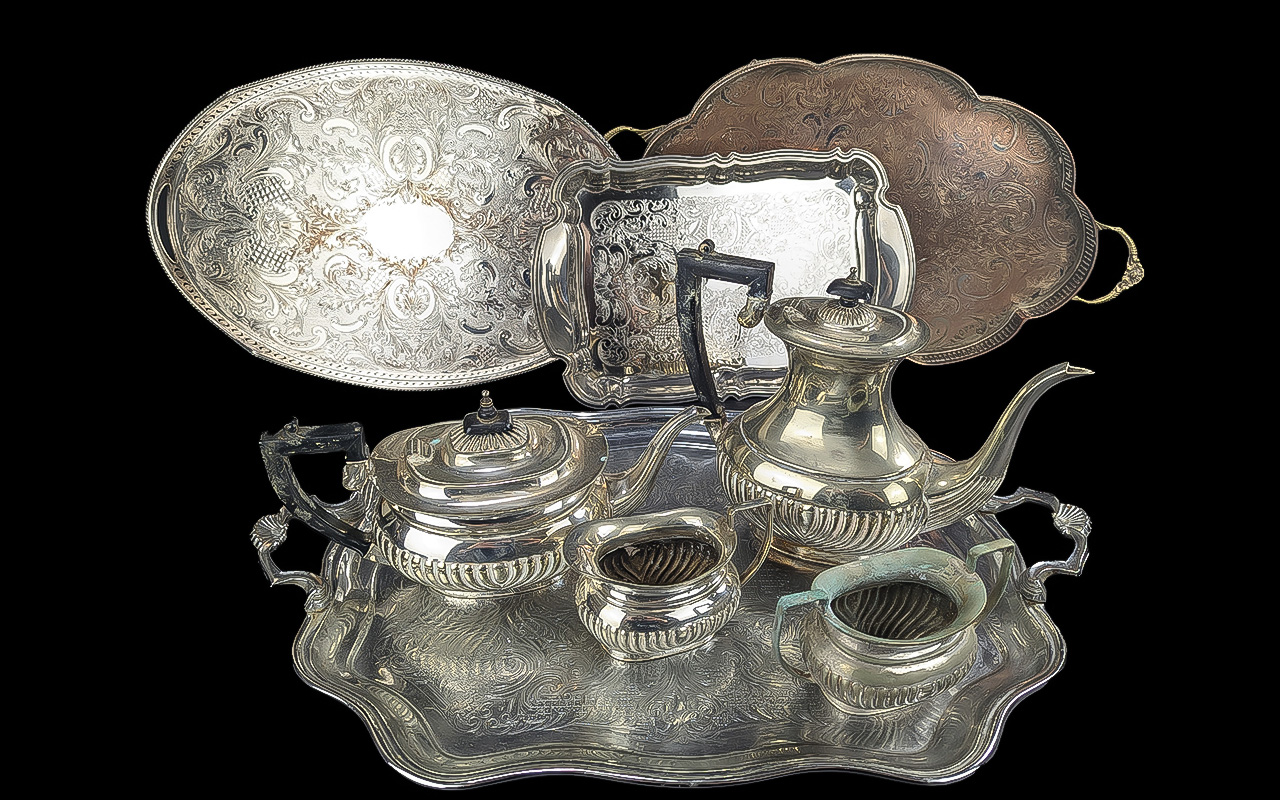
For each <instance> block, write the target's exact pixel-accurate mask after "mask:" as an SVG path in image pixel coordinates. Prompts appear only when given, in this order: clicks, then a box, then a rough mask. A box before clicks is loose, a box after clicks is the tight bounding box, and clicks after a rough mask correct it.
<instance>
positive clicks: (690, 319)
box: [676, 239, 774, 416]
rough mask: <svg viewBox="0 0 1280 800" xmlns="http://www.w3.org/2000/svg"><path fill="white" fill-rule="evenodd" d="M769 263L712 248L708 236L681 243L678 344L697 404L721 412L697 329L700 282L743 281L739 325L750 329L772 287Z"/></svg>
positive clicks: (678, 256) (757, 320)
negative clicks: (696, 242) (694, 243)
mask: <svg viewBox="0 0 1280 800" xmlns="http://www.w3.org/2000/svg"><path fill="white" fill-rule="evenodd" d="M773 267H774V265H773V262H771V261H758V260H756V259H754V258H744V257H742V256H731V255H724V254H721V253H717V252H716V245H715V242H713V241H711V240H710V239H707V240H705V241H704V242H703V243H702V244H701V245H699V246H698V247H697V248H696V249H694V248H685V249H683V250H681V251H680V252H678V253H676V322H677V324H679V326H680V348H681V350H682V351H683V353H684V360H685V364H686V365H688V368H689V379H690V380H691V381H693V391H694V395H695V396H696V398H697V400H696V401H697V403H698V404H699V405H701V406H703V407H704V408H706V409H707V410H708V411H710V412H711V413H713V414H716V415H718V416H724V407H723V406H722V405H721V403H720V397H719V394H718V393H717V391H716V382H715V375H714V373H712V371H711V362H710V360H709V359H708V358H707V343H706V339H705V337H704V334H703V330H702V283H703V281H704V280H705V279H707V278H711V279H714V280H721V281H729V282H730V283H740V284H744V285H745V286H746V287H747V302H746V304H745V305H744V306H743V307H742V310H741V311H739V312H738V324H740V325H742V327H744V328H754V327H755V326H756V325H759V324H760V320H762V319H764V309H765V307H766V306H767V305H768V304H769V295H770V294H771V293H772V292H773Z"/></svg>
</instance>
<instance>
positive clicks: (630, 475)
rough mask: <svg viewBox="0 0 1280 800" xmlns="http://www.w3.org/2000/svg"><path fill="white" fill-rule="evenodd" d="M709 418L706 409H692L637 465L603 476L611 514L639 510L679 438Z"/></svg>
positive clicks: (657, 438)
mask: <svg viewBox="0 0 1280 800" xmlns="http://www.w3.org/2000/svg"><path fill="white" fill-rule="evenodd" d="M709 416H711V412H710V411H708V410H707V409H705V408H703V407H701V406H690V407H689V408H687V409H685V410H684V411H682V412H680V413H679V414H677V415H675V416H674V417H672V418H671V419H670V420H668V421H667V423H666V424H665V425H663V426H662V427H661V428H660V429H659V430H658V432H657V433H656V434H655V435H654V437H653V441H651V442H649V446H648V447H646V448H645V451H644V453H643V454H641V456H640V458H638V459H636V463H634V464H632V465H631V466H630V467H629V468H628V469H625V470H623V471H622V472H610V473H607V474H606V475H605V476H604V479H605V484H606V486H607V487H608V491H609V504H610V508H611V511H610V513H611V514H612V515H613V516H617V517H620V516H625V515H627V514H630V513H631V512H632V511H634V510H635V509H637V508H639V506H640V504H641V503H643V502H644V501H645V499H646V498H648V496H649V492H650V490H651V489H653V481H654V478H656V477H657V476H658V470H659V469H660V468H661V467H662V462H664V461H665V460H666V458H667V453H668V452H670V450H671V445H672V444H674V443H675V440H676V437H677V436H679V435H680V433H681V431H683V430H684V429H685V428H687V427H689V426H690V425H692V424H693V423H694V422H696V421H698V420H700V419H703V418H706V417H709Z"/></svg>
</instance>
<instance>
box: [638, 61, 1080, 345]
mask: <svg viewBox="0 0 1280 800" xmlns="http://www.w3.org/2000/svg"><path fill="white" fill-rule="evenodd" d="M645 138H646V140H647V142H648V146H647V148H646V151H645V155H647V156H653V155H673V154H680V155H707V154H711V153H719V154H722V155H727V154H729V153H732V152H738V153H754V152H760V151H763V150H773V149H778V148H802V149H809V150H830V149H831V148H833V147H839V148H862V149H864V150H868V151H870V152H871V153H872V154H873V155H875V156H876V157H877V158H879V159H880V161H881V162H882V163H883V164H884V166H885V169H886V171H887V173H888V176H889V190H888V195H887V196H888V199H889V200H890V201H891V202H893V203H895V204H897V205H900V206H901V207H902V209H903V210H904V211H905V212H906V215H907V222H908V225H909V228H910V230H911V234H912V236H913V238H914V241H915V252H916V288H915V294H914V297H913V298H912V301H911V304H910V306H909V307H908V310H909V311H910V312H911V313H912V314H913V315H915V316H917V317H920V318H922V319H924V320H925V321H926V322H927V323H928V325H929V327H930V329H931V331H932V338H931V339H930V341H929V344H928V345H927V346H926V347H925V348H924V349H923V350H921V351H920V352H919V353H917V354H916V355H914V356H912V360H913V361H917V362H920V363H948V362H953V361H960V360H963V359H966V358H971V357H973V356H976V355H980V354H982V353H985V352H987V351H988V350H991V349H992V348H994V347H997V346H999V345H1000V344H1002V343H1003V342H1005V341H1007V340H1008V339H1009V337H1011V336H1012V335H1013V334H1014V333H1016V332H1017V330H1018V328H1020V327H1021V326H1022V323H1023V322H1024V321H1026V320H1027V319H1028V318H1031V317H1038V316H1043V315H1045V314H1048V313H1049V312H1051V311H1054V310H1056V309H1058V308H1060V307H1061V306H1062V305H1063V304H1064V303H1066V302H1067V301H1068V300H1070V299H1071V297H1072V296H1073V295H1074V294H1075V293H1076V292H1077V291H1078V290H1079V289H1080V287H1081V286H1082V285H1083V284H1084V282H1085V280H1086V279H1087V278H1088V277H1089V271H1090V269H1092V267H1093V260H1094V255H1095V252H1096V249H1097V226H1096V224H1095V222H1094V220H1093V216H1092V215H1091V214H1090V213H1089V210H1088V209H1087V208H1086V207H1085V205H1084V204H1083V203H1082V202H1080V200H1079V199H1078V198H1077V197H1076V196H1075V188H1074V187H1075V163H1074V161H1073V159H1072V157H1071V153H1070V151H1069V150H1068V149H1067V146H1066V144H1065V143H1064V142H1063V141H1062V139H1061V138H1060V137H1059V136H1058V134H1057V133H1056V132H1055V131H1054V130H1053V128H1051V127H1050V126H1049V125H1048V124H1047V123H1045V122H1044V121H1043V120H1042V119H1040V118H1039V117H1037V116H1036V115H1035V114H1032V113H1031V112H1029V111H1027V110H1025V109H1023V108H1021V107H1019V106H1017V105H1015V104H1013V103H1010V102H1008V101H1005V100H999V99H996V98H991V97H980V96H978V95H977V93H975V92H974V90H973V89H972V88H970V87H969V85H968V84H967V83H965V82H964V80H962V79H961V78H960V77H958V76H956V75H954V74H952V73H951V72H948V71H947V70H945V69H942V68H940V67H936V66H934V65H932V64H927V63H925V62H922V61H915V60H913V59H908V58H902V57H898V56H884V55H859V56H845V57H842V58H837V59H833V60H831V61H827V62H825V63H823V64H814V63H812V62H810V61H804V60H801V59H771V60H766V61H757V62H753V63H751V64H749V65H748V66H746V67H743V68H742V69H739V70H737V71H735V72H733V73H730V74H729V75H727V76H725V77H724V78H722V79H721V80H720V81H718V82H717V83H716V84H715V85H713V86H712V87H711V88H710V89H708V90H707V91H706V92H705V93H704V94H703V95H702V98H701V99H700V100H698V102H697V103H696V104H695V106H694V110H693V112H692V113H691V114H689V115H688V116H687V117H684V118H682V119H679V120H676V121H675V122H672V123H670V124H669V125H666V126H664V127H662V128H659V129H657V130H655V131H652V132H650V133H648V134H646V136H645ZM748 255H749V254H748Z"/></svg>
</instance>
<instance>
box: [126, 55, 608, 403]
mask: <svg viewBox="0 0 1280 800" xmlns="http://www.w3.org/2000/svg"><path fill="white" fill-rule="evenodd" d="M614 155H615V154H614V152H613V148H612V147H610V146H609V145H608V143H607V142H605V141H604V139H603V138H601V136H600V135H599V134H598V133H596V131H595V130H593V129H592V128H591V126H590V125H588V124H587V123H586V122H584V121H583V120H581V119H580V118H579V117H578V116H577V115H576V114H574V113H573V112H572V111H570V110H569V109H568V108H565V107H564V106H562V105H560V104H559V103H558V102H556V101H555V100H552V99H551V98H548V97H544V96H543V95H540V94H538V93H536V92H532V91H530V90H528V89H525V88H523V87H521V86H518V85H516V84H513V83H509V82H507V81H503V80H498V79H496V78H490V77H488V76H486V75H481V74H479V73H475V72H471V71H468V70H464V69H459V68H457V67H450V66H447V65H443V64H429V63H425V62H417V61H352V62H345V63H333V64H326V65H323V66H318V67H313V68H310V69H304V70H298V71H295V72H290V73H287V74H284V75H277V76H274V77H270V78H266V79H264V80H261V81H259V82H257V83H253V84H250V85H247V86H243V87H241V88H238V89H235V90H233V91H230V92H228V93H226V94H225V95H223V96H222V97H220V98H219V99H218V100H216V101H214V103H213V104H212V105H210V106H209V107H208V108H207V109H206V110H205V111H204V112H203V113H201V114H200V115H199V116H198V117H197V118H196V119H195V120H193V121H192V122H191V123H190V124H189V125H188V126H187V127H186V129H185V130H183V131H182V132H181V133H180V134H179V136H178V138H177V140H176V141H174V143H173V145H172V146H171V147H170V148H169V151H168V152H167V153H165V155H164V158H163V159H162V160H161V163H160V166H159V168H158V170H157V171H156V174H155V177H154V179H153V180H152V184H151V190H150V193H149V196H148V199H147V224H148V229H149V233H150V236H151V242H152V247H153V249H154V251H155V254H156V256H157V257H158V258H159V259H160V262H161V264H162V265H163V266H164V269H165V270H166V272H167V273H168V274H169V277H170V278H171V279H172V280H173V282H174V284H175V285H176V286H177V287H178V289H179V290H180V291H181V292H182V294H183V295H184V296H185V297H186V299H187V300H189V301H190V302H191V303H192V305H194V306H195V307H196V308H197V309H199V311H200V312H201V313H202V314H204V315H205V316H206V317H207V318H208V319H209V320H210V321H211V322H213V323H214V324H216V325H218V326H219V327H220V328H221V329H222V330H223V331H224V332H225V333H227V334H228V335H229V336H231V337H232V338H234V339H235V340H236V342H238V343H239V344H241V345H242V346H244V347H245V348H246V349H247V350H249V351H250V352H251V353H253V354H255V355H258V356H261V357H263V358H266V359H268V360H270V361H273V362H276V363H278V364H283V365H285V366H288V367H292V368H294V369H298V370H301V371H303V372H307V373H310V374H313V375H320V376H323V377H326V378H332V379H335V380H339V381H344V382H348V383H355V384H361V385H366V386H378V387H383V388H392V389H431V388H441V387H445V386H458V385H463V384H474V383H479V382H482V381H486V380H493V379H496V378H501V377H504V376H508V375H514V374H516V373H519V372H524V371H526V370H529V369H533V368H534V367H537V366H540V365H542V364H545V363H547V362H548V361H550V360H551V358H552V356H551V354H550V353H549V352H548V351H547V348H546V347H545V345H544V344H543V341H542V337H541V335H540V334H539V331H538V322H537V319H536V318H535V316H534V312H533V288H532V286H531V276H530V273H531V271H532V270H531V267H532V263H533V262H532V253H533V247H534V243H535V241H536V237H537V235H538V232H539V231H540V230H541V228H542V226H543V224H545V223H546V222H549V221H550V214H549V208H550V207H549V205H548V203H547V192H548V191H549V190H550V188H551V181H552V178H553V177H554V176H555V174H556V172H557V171H558V170H559V169H560V168H561V167H563V166H565V165H566V164H568V163H570V162H573V161H576V160H579V159H594V160H603V159H605V158H608V157H610V156H614Z"/></svg>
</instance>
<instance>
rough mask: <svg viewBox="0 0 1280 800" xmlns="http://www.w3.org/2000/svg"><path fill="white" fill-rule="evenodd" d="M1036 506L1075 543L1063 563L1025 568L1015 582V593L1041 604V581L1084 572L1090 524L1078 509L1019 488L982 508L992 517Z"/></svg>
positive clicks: (1086, 516) (1089, 520)
mask: <svg viewBox="0 0 1280 800" xmlns="http://www.w3.org/2000/svg"><path fill="white" fill-rule="evenodd" d="M1027 502H1030V503H1037V504H1039V505H1042V506H1044V507H1046V508H1048V509H1049V510H1051V511H1052V512H1053V527H1055V528H1057V529H1058V532H1059V533H1061V534H1062V535H1063V536H1066V537H1068V538H1070V539H1071V540H1072V542H1074V546H1073V547H1072V549H1071V555H1070V556H1068V557H1067V559H1066V560H1065V561H1041V562H1040V563H1038V564H1035V565H1034V566H1031V567H1029V568H1028V569H1027V571H1026V572H1024V573H1022V574H1021V575H1019V576H1018V577H1017V579H1016V581H1015V582H1016V584H1017V586H1018V592H1019V594H1021V595H1022V596H1023V598H1025V599H1026V600H1027V602H1029V603H1044V602H1045V591H1044V582H1045V579H1046V578H1048V577H1049V576H1050V575H1079V574H1080V573H1081V571H1083V570H1084V562H1085V561H1087V560H1088V558H1089V532H1090V531H1092V530H1093V521H1092V520H1091V519H1089V515H1088V514H1086V513H1085V512H1084V509H1082V508H1080V507H1079V506H1073V505H1070V504H1068V503H1063V502H1061V501H1059V500H1058V498H1056V497H1054V496H1053V495H1051V494H1048V493H1047V492H1037V491H1033V490H1031V489H1024V488H1022V487H1018V489H1017V490H1016V491H1015V492H1014V493H1013V494H1011V495H1006V496H1004V497H993V498H991V499H990V500H988V501H987V504H986V505H984V506H983V507H982V511H983V512H985V513H989V514H994V513H996V512H998V511H1003V510H1004V509H1006V508H1013V507H1014V506H1020V505H1022V504H1023V503H1027Z"/></svg>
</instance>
